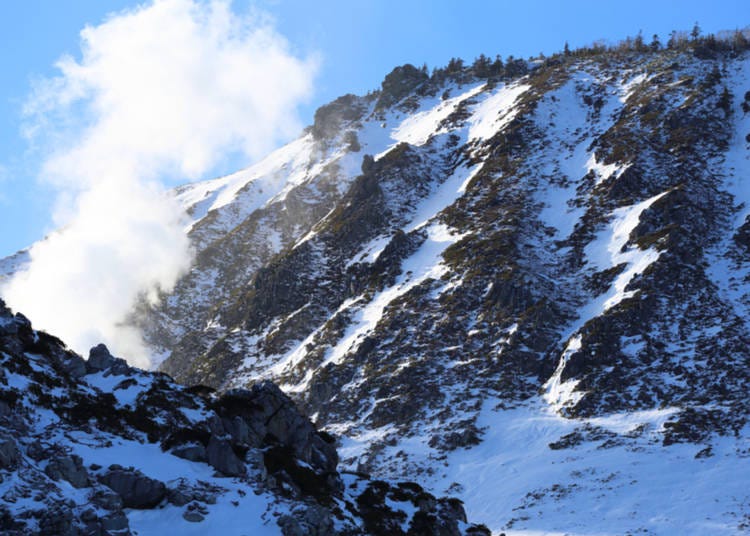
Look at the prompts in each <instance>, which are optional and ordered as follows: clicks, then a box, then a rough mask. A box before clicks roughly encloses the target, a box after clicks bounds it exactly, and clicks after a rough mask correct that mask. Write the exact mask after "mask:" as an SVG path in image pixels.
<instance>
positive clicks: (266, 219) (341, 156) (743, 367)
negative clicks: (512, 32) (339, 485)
mask: <svg viewBox="0 0 750 536" xmlns="http://www.w3.org/2000/svg"><path fill="white" fill-rule="evenodd" d="M701 46H702V45H699V44H694V46H693V47H692V48H690V47H687V48H683V49H680V50H652V51H646V50H638V51H633V50H625V51H599V52H596V51H595V52H592V53H585V54H584V53H581V54H578V55H574V56H565V55H559V56H555V57H553V58H550V59H548V60H546V61H539V62H535V63H527V62H523V61H515V62H510V63H508V64H506V65H496V64H492V65H487V64H484V63H481V62H478V63H476V64H475V65H473V66H471V67H462V66H460V65H453V67H452V68H449V69H443V70H438V71H437V72H436V73H434V74H433V75H432V76H428V74H427V73H425V72H424V71H422V70H419V69H415V68H413V67H411V66H404V67H400V68H397V69H395V70H394V71H393V72H392V73H390V74H389V75H388V76H387V77H386V78H385V80H384V81H383V85H382V88H381V90H380V91H379V92H376V93H374V94H370V95H368V96H366V97H356V96H351V95H348V96H345V97H342V98H340V99H337V100H336V101H334V102H333V103H331V104H329V105H327V106H325V107H323V108H321V109H320V110H319V111H318V113H317V114H316V118H315V124H314V125H313V126H312V127H310V128H309V129H308V130H307V131H306V132H305V133H304V135H303V136H302V137H301V138H300V139H299V140H297V141H295V142H293V143H292V144H290V145H289V146H287V147H285V148H283V149H281V150H279V151H277V152H276V153H274V154H273V155H271V156H269V158H268V159H267V160H265V161H263V162H261V163H259V164H258V165H256V166H254V167H253V168H250V169H248V170H246V171H243V172H240V173H238V174H236V175H234V176H231V177H228V178H225V179H219V180H217V181H212V182H209V183H201V184H196V185H190V186H186V187H184V188H182V189H180V190H179V191H178V192H177V195H178V198H179V199H181V200H182V201H183V202H184V204H185V206H186V208H187V210H188V212H189V213H190V214H191V216H192V217H193V219H194V223H193V224H192V225H191V227H190V229H188V233H189V236H191V238H192V240H193V243H194V244H195V246H196V248H197V251H198V257H197V260H196V263H195V265H194V267H193V268H192V270H191V272H190V273H189V274H188V275H187V276H186V277H185V278H183V280H182V281H181V282H180V283H179V284H178V285H177V287H176V289H175V291H174V292H173V293H172V294H170V295H169V296H165V300H164V302H163V304H162V305H161V306H159V307H157V308H149V307H148V306H146V305H142V306H140V307H139V308H137V310H136V312H134V314H133V318H132V322H134V323H136V324H137V325H139V326H140V327H141V328H142V329H143V330H144V332H145V333H146V336H147V338H148V340H149V341H150V343H151V344H152V345H153V346H154V348H155V349H157V351H158V352H159V353H161V354H162V355H163V356H164V357H165V360H164V361H163V363H162V364H161V369H162V370H164V371H166V372H168V373H169V374H171V375H173V376H174V377H175V378H176V379H178V380H179V381H181V382H185V383H205V384H208V385H212V386H214V387H216V388H219V389H221V390H226V389H230V388H233V387H240V386H250V385H253V384H255V383H256V382H259V381H262V380H265V379H273V380H274V381H276V382H279V384H280V386H281V387H282V389H283V390H284V391H285V392H286V393H288V394H289V395H290V396H292V397H293V398H294V399H295V401H296V402H297V403H298V404H299V405H300V406H301V407H302V408H303V409H304V411H306V412H307V413H308V414H309V415H311V416H312V417H313V419H314V420H315V421H316V423H317V424H318V425H320V426H323V427H324V428H325V429H327V430H329V431H332V432H334V433H335V434H336V435H338V436H340V437H341V438H342V450H341V452H342V463H343V464H344V466H346V467H349V468H351V469H358V470H362V471H366V472H372V473H374V474H376V475H378V476H382V477H389V478H394V477H398V478H404V477H410V478H411V477H412V476H413V475H419V477H420V478H421V479H424V480H425V481H426V482H430V483H431V485H432V486H435V488H436V489H440V490H441V491H445V492H448V491H450V492H451V493H455V494H457V495H458V496H459V497H461V498H462V499H463V500H464V501H465V503H466V505H467V510H468V512H469V513H470V515H472V516H473V517H475V518H476V519H477V520H479V521H482V522H485V523H487V525H489V526H490V527H491V528H492V529H493V530H498V531H500V530H504V531H507V532H510V531H513V530H519V531H523V530H527V531H534V530H536V531H550V532H554V531H559V532H568V533H577V532H580V533H591V532H594V533H614V534H622V533H636V532H639V531H640V532H646V533H656V534H670V533H675V532H681V533H692V534H704V533H707V532H710V533H727V534H729V533H735V532H738V531H741V530H743V528H746V527H747V524H748V515H750V495H749V494H748V492H747V491H746V490H745V489H744V488H743V486H742V483H743V482H744V481H746V479H747V478H748V477H750V468H749V466H748V464H747V463H746V462H747V456H748V450H747V446H746V445H747V440H748V435H749V432H750V430H749V429H748V425H747V422H748V415H749V410H750V406H749V404H748V399H747V396H746V386H747V385H748V380H749V379H750V378H749V377H748V376H749V375H750V362H748V355H750V348H749V347H748V345H749V344H750V326H748V318H750V317H749V316H748V314H747V313H748V309H747V307H748V303H750V301H749V298H748V297H749V296H750V286H748V281H750V280H749V279H748V262H750V250H749V249H748V243H750V242H749V241H748V236H747V233H748V225H750V223H748V219H747V218H748V208H747V207H748V206H750V191H749V190H747V188H746V187H745V186H744V183H745V178H746V177H747V176H748V174H750V164H749V162H748V159H749V157H750V150H749V147H750V141H748V138H747V136H748V135H750V59H749V58H748V55H747V54H748V52H747V51H737V50H732V49H731V47H724V48H721V47H719V49H718V50H713V49H703V48H701ZM487 475H493V476H494V475H497V477H496V478H487ZM498 480H501V484H498ZM686 505H689V506H686ZM584 512H585V514H584Z"/></svg>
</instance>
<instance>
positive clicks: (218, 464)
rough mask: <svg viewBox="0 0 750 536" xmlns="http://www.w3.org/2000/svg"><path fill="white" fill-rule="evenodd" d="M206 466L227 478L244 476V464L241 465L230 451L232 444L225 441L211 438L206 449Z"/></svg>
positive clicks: (240, 461)
mask: <svg viewBox="0 0 750 536" xmlns="http://www.w3.org/2000/svg"><path fill="white" fill-rule="evenodd" d="M206 459H207V461H208V464H209V465H210V466H212V467H213V468H215V469H216V470H217V471H219V472H220V473H223V474H225V475H227V476H242V475H244V474H245V464H243V463H242V460H240V459H239V458H238V457H237V455H236V454H235V453H234V451H233V450H232V444H231V443H230V442H229V441H227V440H226V439H218V438H216V437H215V436H212V437H211V440H210V441H209V442H208V447H206Z"/></svg>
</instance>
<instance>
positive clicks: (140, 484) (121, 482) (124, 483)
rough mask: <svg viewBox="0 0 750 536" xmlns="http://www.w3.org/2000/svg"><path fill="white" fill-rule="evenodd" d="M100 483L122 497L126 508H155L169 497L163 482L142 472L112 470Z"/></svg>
mask: <svg viewBox="0 0 750 536" xmlns="http://www.w3.org/2000/svg"><path fill="white" fill-rule="evenodd" d="M99 481H100V482H101V483H102V484H104V485H105V486H107V487H109V488H110V489H111V490H112V491H114V492H116V493H117V494H118V495H119V496H120V497H122V503H123V506H125V508H153V507H155V506H156V505H158V504H159V503H160V502H161V501H163V500H164V499H165V498H166V496H167V487H166V486H165V485H164V483H163V482H159V481H158V480H155V479H153V478H149V477H147V476H145V475H144V474H142V473H141V472H140V471H135V470H128V469H117V468H116V469H110V470H109V471H108V472H107V473H105V474H104V475H102V476H101V477H99Z"/></svg>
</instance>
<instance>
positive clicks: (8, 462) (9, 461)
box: [0, 437, 21, 469]
mask: <svg viewBox="0 0 750 536" xmlns="http://www.w3.org/2000/svg"><path fill="white" fill-rule="evenodd" d="M20 461H21V451H20V450H18V445H17V444H16V442H15V441H14V440H13V439H12V438H10V437H2V438H0V468H2V469H15V468H16V467H18V463H19V462H20Z"/></svg>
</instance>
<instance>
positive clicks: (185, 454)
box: [171, 443, 208, 462]
mask: <svg viewBox="0 0 750 536" xmlns="http://www.w3.org/2000/svg"><path fill="white" fill-rule="evenodd" d="M171 452H172V454H174V455H175V456H177V457H178V458H183V459H185V460H189V461H191V462H205V461H206V460H207V459H208V458H207V454H206V447H204V446H203V445H201V444H200V443H189V444H187V445H178V446H176V447H174V448H173V449H172V450H171Z"/></svg>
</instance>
